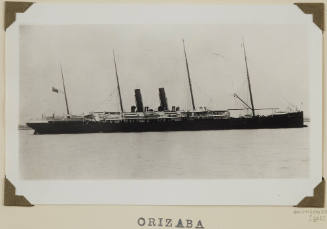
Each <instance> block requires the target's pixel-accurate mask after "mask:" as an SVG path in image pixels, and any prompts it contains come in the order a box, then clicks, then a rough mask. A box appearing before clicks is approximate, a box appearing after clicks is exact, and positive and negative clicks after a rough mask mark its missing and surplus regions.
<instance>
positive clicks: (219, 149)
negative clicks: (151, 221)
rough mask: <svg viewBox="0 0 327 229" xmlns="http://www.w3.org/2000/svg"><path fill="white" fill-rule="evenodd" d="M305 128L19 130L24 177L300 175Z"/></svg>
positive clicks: (305, 147) (306, 138) (306, 144)
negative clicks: (53, 132)
mask: <svg viewBox="0 0 327 229" xmlns="http://www.w3.org/2000/svg"><path fill="white" fill-rule="evenodd" d="M308 160H309V128H300V129H262V130H218V131H193V132H190V131H185V132H148V133H99V134H60V135H33V131H31V130H20V169H21V174H22V176H23V177H24V178H26V179H125V178H126V179H156V178H159V179H160V178H161V179H165V178H166V179H188V178H198V179H201V178H203V179H205V178H219V179H223V178H300V177H306V176H308V169H309V161H308Z"/></svg>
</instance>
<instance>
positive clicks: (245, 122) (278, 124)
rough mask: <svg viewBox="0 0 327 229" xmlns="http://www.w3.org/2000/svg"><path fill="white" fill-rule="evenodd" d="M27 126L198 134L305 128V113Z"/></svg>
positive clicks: (55, 130) (53, 130) (45, 130)
mask: <svg viewBox="0 0 327 229" xmlns="http://www.w3.org/2000/svg"><path fill="white" fill-rule="evenodd" d="M116 122H117V121H116ZM27 125H28V126H29V127H31V128H33V129H34V130H35V134H76V133H112V132H149V131H153V132H154V131H198V130H229V129H267V128H269V129H270V128H271V129H273V128H300V127H304V125H303V112H293V113H287V114H279V115H271V116H256V117H253V118H228V119H193V120H192V119H190V118H187V119H186V118H184V119H182V120H173V119H172V120H158V119H149V120H144V122H139V121H134V122H133V121H131V120H123V121H119V122H117V123H115V122H109V121H106V122H105V121H83V120H61V121H60V120H59V121H58V120H55V121H48V122H33V123H27Z"/></svg>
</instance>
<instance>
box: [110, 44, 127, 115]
mask: <svg viewBox="0 0 327 229" xmlns="http://www.w3.org/2000/svg"><path fill="white" fill-rule="evenodd" d="M112 54H113V56H114V63H115V72H116V80H117V89H118V95H119V103H120V110H121V113H123V112H124V108H123V100H122V99H121V93H120V86H119V79H118V72H117V64H116V57H115V51H114V50H112Z"/></svg>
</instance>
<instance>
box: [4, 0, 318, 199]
mask: <svg viewBox="0 0 327 229" xmlns="http://www.w3.org/2000/svg"><path fill="white" fill-rule="evenodd" d="M72 12H74V13H73V14H72ZM167 15H168V16H167ZM23 24H24V25H31V24H42V25H51V24H56V25H60V24H303V25H306V26H307V28H308V36H309V40H310V49H309V57H310V58H309V61H310V67H309V79H310V112H311V115H312V117H311V120H312V121H311V122H310V145H311V146H310V177H309V178H308V179H217V180H215V179H210V180H203V179H201V180H176V179H174V180H166V179H165V180H24V179H22V178H21V177H20V174H19V164H18V163H19V160H18V155H19V154H18V152H19V140H18V129H17V126H18V114H19V100H18V98H19V84H18V82H19V25H23ZM5 55H6V56H5V58H6V119H5V121H6V176H7V178H8V179H9V180H10V181H11V182H12V183H13V184H14V185H15V186H16V194H18V195H24V196H25V197H26V198H27V199H28V200H29V201H30V202H31V203H33V204H149V205H152V204H159V205H295V204H297V203H298V202H299V201H300V200H301V199H302V198H303V197H305V196H312V195H313V188H314V187H315V186H316V185H317V184H318V183H319V182H320V181H321V176H322V86H321V85H322V32H321V31H320V29H319V28H318V27H317V26H316V25H315V24H313V23H312V16H311V15H306V14H304V13H303V12H302V11H301V10H299V9H298V8H297V7H296V6H294V5H261V6H258V5H209V4H205V5H200V4H197V5H178V4H157V5H150V4H147V5H145V4H135V5H133V4H128V5H124V4H53V3H51V4H50V3H35V4H33V5H32V6H31V7H30V8H29V9H28V10H27V11H26V12H25V13H23V14H17V18H16V22H15V23H13V24H12V25H11V26H10V27H9V28H8V29H7V31H6V54H5Z"/></svg>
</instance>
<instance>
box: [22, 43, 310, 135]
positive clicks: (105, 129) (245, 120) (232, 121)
mask: <svg viewBox="0 0 327 229" xmlns="http://www.w3.org/2000/svg"><path fill="white" fill-rule="evenodd" d="M182 42H183V51H184V57H185V65H186V73H187V81H188V86H189V91H190V97H191V102H192V109H191V110H182V109H180V107H178V106H172V107H171V108H170V107H169V106H168V100H167V96H166V92H165V89H164V88H159V101H160V105H159V106H158V107H157V109H152V108H149V107H147V106H144V105H143V100H142V94H141V90H140V89H135V91H134V92H135V105H133V106H131V108H130V111H125V110H124V106H123V100H122V96H121V88H120V84H119V76H118V70H117V62H116V57H115V52H114V50H113V61H114V64H113V65H114V68H115V78H116V85H117V92H118V97H119V105H120V111H116V112H109V111H108V112H106V111H105V112H90V113H88V114H83V115H72V114H71V113H70V111H69V106H68V100H67V94H66V86H65V80H64V74H63V70H62V68H61V66H60V69H61V79H62V84H63V93H64V98H65V104H66V114H65V115H64V116H61V117H56V116H55V115H53V116H50V117H49V116H48V117H43V119H42V120H40V121H30V122H27V123H26V125H27V126H28V127H30V128H32V129H33V130H34V134H36V135H37V134H77V133H113V132H149V131H152V132H158V131H201V130H230V129H274V128H302V127H305V125H304V121H303V111H301V110H295V111H289V112H280V111H278V110H276V108H262V109H260V108H255V107H254V103H253V95H252V88H251V81H250V75H249V69H248V61H247V55H246V48H245V44H244V41H243V43H242V47H243V52H244V61H245V67H246V80H247V86H248V93H249V97H250V104H248V103H247V102H245V100H244V99H242V98H241V97H240V96H239V95H237V94H236V93H234V97H235V98H236V99H238V100H239V101H240V102H241V103H242V104H243V106H244V108H242V109H226V110H211V109H207V108H206V107H199V108H197V107H196V106H195V102H194V96H193V89H192V81H191V76H190V69H189V63H188V57H187V53H186V49H185V43H184V40H182ZM263 109H273V112H272V113H271V114H269V115H258V114H256V112H257V111H258V110H263ZM232 110H248V111H249V112H248V113H250V114H246V115H241V116H238V117H232V116H231V111H232Z"/></svg>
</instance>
